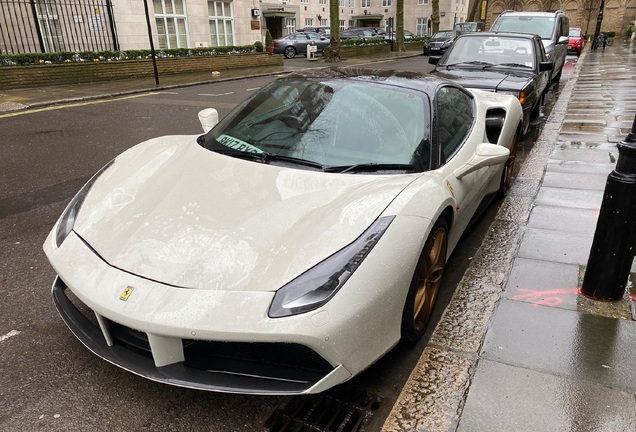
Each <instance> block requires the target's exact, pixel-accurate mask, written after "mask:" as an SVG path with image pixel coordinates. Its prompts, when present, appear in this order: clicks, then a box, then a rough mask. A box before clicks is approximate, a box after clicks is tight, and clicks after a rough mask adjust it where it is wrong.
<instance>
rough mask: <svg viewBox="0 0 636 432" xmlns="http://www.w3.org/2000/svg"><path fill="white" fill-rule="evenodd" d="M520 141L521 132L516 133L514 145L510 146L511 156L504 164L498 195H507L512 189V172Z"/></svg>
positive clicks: (513, 140)
mask: <svg viewBox="0 0 636 432" xmlns="http://www.w3.org/2000/svg"><path fill="white" fill-rule="evenodd" d="M518 142H519V132H517V133H515V136H514V137H513V138H512V145H511V146H510V156H508V160H507V161H506V164H505V165H504V169H503V173H501V183H500V185H499V190H498V191H497V195H499V196H500V197H505V196H506V195H507V194H508V191H509V190H510V185H511V184H512V172H513V170H514V168H515V160H516V159H517V154H516V153H517V143H518Z"/></svg>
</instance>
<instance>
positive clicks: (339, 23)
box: [338, 20, 346, 31]
mask: <svg viewBox="0 0 636 432" xmlns="http://www.w3.org/2000/svg"><path fill="white" fill-rule="evenodd" d="M345 22H346V21H345V20H340V21H339V22H338V27H340V31H342V30H344V29H345Z"/></svg>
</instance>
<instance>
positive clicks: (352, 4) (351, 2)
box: [349, 0, 356, 9]
mask: <svg viewBox="0 0 636 432" xmlns="http://www.w3.org/2000/svg"><path fill="white" fill-rule="evenodd" d="M354 7H356V0H349V8H351V9H353V8H354Z"/></svg>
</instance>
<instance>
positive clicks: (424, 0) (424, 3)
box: [417, 0, 429, 6]
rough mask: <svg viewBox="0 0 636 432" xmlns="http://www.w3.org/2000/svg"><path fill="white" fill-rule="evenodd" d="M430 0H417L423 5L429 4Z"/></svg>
mask: <svg viewBox="0 0 636 432" xmlns="http://www.w3.org/2000/svg"><path fill="white" fill-rule="evenodd" d="M428 1H429V0H417V4H418V5H420V6H422V5H427V4H428Z"/></svg>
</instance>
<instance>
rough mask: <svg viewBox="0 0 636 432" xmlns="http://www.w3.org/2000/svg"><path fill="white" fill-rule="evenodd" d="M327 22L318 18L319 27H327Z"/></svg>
mask: <svg viewBox="0 0 636 432" xmlns="http://www.w3.org/2000/svg"><path fill="white" fill-rule="evenodd" d="M328 25H329V24H328V23H327V20H326V19H321V20H320V27H327V26H328Z"/></svg>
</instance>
